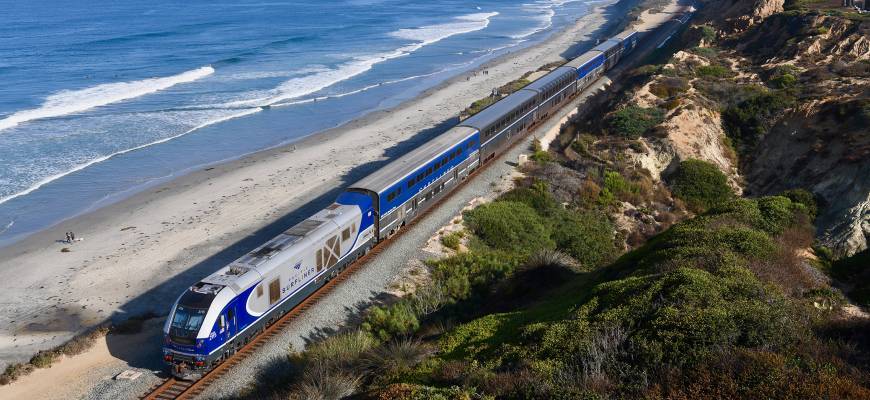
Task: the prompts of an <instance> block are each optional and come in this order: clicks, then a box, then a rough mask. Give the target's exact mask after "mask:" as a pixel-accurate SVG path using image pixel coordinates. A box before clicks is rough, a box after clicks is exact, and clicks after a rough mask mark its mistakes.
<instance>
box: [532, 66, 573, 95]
mask: <svg viewBox="0 0 870 400" xmlns="http://www.w3.org/2000/svg"><path fill="white" fill-rule="evenodd" d="M575 73H577V71H576V70H575V69H574V68H571V67H559V68H556V69H554V70H552V71H550V72H549V73H547V75H544V76H542V77H540V78H538V79H535V81H534V82H532V83H530V84H528V86H526V87H524V88H523V89H529V90H539V91H540V90H543V89H544V86H547V85H548V84H550V83H552V82H553V81H558V80H559V79H562V78H564V77H565V75H571V76H573V75H574V74H575Z"/></svg>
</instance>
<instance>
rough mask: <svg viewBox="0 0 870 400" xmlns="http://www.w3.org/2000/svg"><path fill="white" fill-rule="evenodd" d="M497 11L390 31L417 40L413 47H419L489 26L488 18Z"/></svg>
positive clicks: (395, 34)
mask: <svg viewBox="0 0 870 400" xmlns="http://www.w3.org/2000/svg"><path fill="white" fill-rule="evenodd" d="M496 15H498V13H497V12H489V13H475V14H467V15H462V16H459V17H456V18H454V19H455V21H453V22H447V23H443V24H436V25H429V26H422V27H418V28H406V29H399V30H398V31H395V32H393V33H391V34H390V35H392V36H393V37H397V38H400V39H407V40H412V41H415V42H419V43H417V44H416V45H414V46H413V47H415V48H417V49H418V48H420V47H423V46H426V45H429V44H432V43H435V42H438V41H441V40H444V39H447V38H449V37H451V36H454V35H459V34H462V33H469V32H474V31H479V30H481V29H484V28H486V27H487V26H489V20H490V18H492V17H494V16H496Z"/></svg>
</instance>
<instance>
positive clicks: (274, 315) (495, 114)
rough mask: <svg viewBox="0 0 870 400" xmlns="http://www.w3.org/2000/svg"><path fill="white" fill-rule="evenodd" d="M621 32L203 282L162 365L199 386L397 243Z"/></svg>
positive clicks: (181, 314) (588, 79)
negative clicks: (350, 270)
mask: <svg viewBox="0 0 870 400" xmlns="http://www.w3.org/2000/svg"><path fill="white" fill-rule="evenodd" d="M636 44H637V33H636V32H634V31H631V30H629V31H625V32H622V33H620V34H619V35H616V36H614V37H613V38H612V39H610V40H607V41H605V42H604V43H601V44H600V45H598V46H597V47H596V48H595V49H593V50H590V51H588V52H586V53H584V54H582V55H581V56H579V57H577V58H575V59H573V60H571V61H569V62H568V63H566V64H565V65H564V66H562V67H560V68H557V69H555V70H553V71H552V72H550V73H548V74H547V75H545V76H543V77H541V78H540V79H537V80H535V81H534V82H532V83H530V84H529V85H527V86H526V87H525V88H523V89H521V90H518V91H516V92H514V93H512V94H511V95H509V96H507V97H505V98H503V99H500V100H499V101H497V102H496V103H494V104H492V105H490V106H489V107H487V108H486V109H484V110H482V111H481V112H479V113H477V114H475V115H473V116H471V117H470V118H468V119H466V120H464V121H462V122H461V123H460V124H459V125H457V126H456V127H454V128H452V129H450V130H448V131H447V132H445V133H443V134H441V135H439V136H438V137H436V138H435V139H432V140H430V141H428V142H427V143H424V144H422V145H421V146H419V147H418V148H416V149H414V150H412V151H410V152H408V153H407V154H405V155H403V156H402V157H399V158H398V159H396V160H395V161H392V162H390V163H389V164H387V165H386V166H384V167H382V168H380V169H378V170H377V171H375V172H374V173H372V174H371V175H369V176H367V177H366V178H363V179H362V180H360V181H358V182H356V183H354V184H353V185H351V186H350V187H349V188H347V189H346V190H345V191H343V192H342V194H341V195H339V196H338V199H336V201H335V203H333V204H331V205H330V206H329V207H327V208H326V209H324V210H321V211H319V212H318V213H316V214H314V215H313V216H311V217H309V218H308V219H306V220H304V221H302V222H300V223H299V224H297V225H295V226H293V227H292V228H290V229H288V230H286V231H284V232H282V233H281V234H280V235H278V236H277V237H275V238H273V239H272V240H270V241H268V242H266V243H265V244H263V245H262V246H259V247H257V248H256V249H254V250H253V251H251V252H249V253H247V254H245V255H244V256H242V257H241V258H239V259H237V260H235V261H233V262H232V263H230V264H229V265H227V266H225V267H223V268H221V269H220V270H218V271H217V272H215V273H213V274H211V275H209V276H208V277H206V278H205V279H203V280H201V281H199V282H197V283H196V284H195V285H193V286H192V287H190V288H189V289H188V290H186V291H185V292H184V293H183V294H182V295H181V296H180V297H179V298H178V300H177V301H176V302H175V304H174V305H173V307H172V310H171V312H170V313H169V317H168V318H167V321H166V324H165V326H164V345H163V357H164V360H165V361H166V362H167V363H168V364H169V365H170V366H171V370H172V373H173V374H174V375H175V376H177V377H180V378H182V379H196V378H198V377H199V376H201V375H202V374H203V373H205V372H206V371H208V370H209V369H210V368H212V367H214V366H215V365H217V364H219V363H220V362H221V361H222V360H224V359H226V358H227V357H229V356H231V355H232V354H233V353H234V352H235V351H236V350H238V349H239V348H240V347H241V346H243V345H244V344H246V343H247V342H248V341H250V340H251V339H252V338H253V337H254V336H256V335H257V334H258V333H259V332H261V331H262V330H263V329H264V328H265V327H266V326H268V325H269V324H271V323H272V322H273V321H275V320H277V319H278V318H279V317H280V316H282V315H283V314H285V313H287V312H288V311H289V310H291V309H292V308H293V307H295V306H296V305H298V304H299V303H300V302H301V301H302V300H304V299H305V298H306V297H308V296H309V295H311V294H312V293H314V292H315V291H316V290H317V289H319V288H320V287H322V286H323V285H324V284H325V283H326V282H327V281H329V280H330V279H331V278H333V277H335V276H336V275H338V273H340V272H341V270H342V269H344V268H345V267H346V266H347V265H348V264H350V263H351V262H353V261H354V260H356V259H358V258H359V257H361V256H363V255H365V254H366V252H368V251H369V249H371V247H372V246H374V245H375V244H377V243H378V242H380V241H383V240H384V239H386V238H388V237H390V236H391V235H393V234H395V233H396V232H397V230H398V229H399V228H401V227H402V226H404V225H406V224H407V223H408V222H410V221H412V220H413V219H414V218H416V217H417V216H418V215H420V214H421V212H422V211H424V210H425V209H427V208H429V207H432V205H433V204H435V203H436V202H437V200H438V199H439V198H440V197H442V196H444V195H446V194H447V193H449V192H450V191H452V190H453V189H454V188H456V186H457V185H458V184H459V182H461V181H462V180H464V179H465V178H466V177H467V176H468V175H469V174H471V173H472V172H473V171H474V170H475V169H476V168H478V167H479V166H480V165H481V164H483V163H485V162H486V161H488V160H491V159H492V158H494V157H495V156H496V155H498V154H501V153H502V152H504V151H505V149H507V148H508V147H510V145H511V144H513V143H514V142H515V141H516V140H517V139H518V138H520V137H521V136H522V133H524V132H525V131H527V129H528V127H529V126H530V125H532V124H534V123H535V122H536V121H538V120H541V119H543V118H545V117H546V116H547V115H548V114H549V113H550V112H551V111H552V110H553V109H555V108H556V107H558V106H559V104H561V103H562V102H564V101H566V100H567V99H568V98H570V97H571V96H572V95H573V94H574V93H576V92H579V91H582V90H583V89H585V88H586V87H587V86H589V85H590V84H591V83H592V82H594V81H595V80H596V79H598V78H599V77H601V76H602V75H603V74H604V72H605V71H606V70H608V69H609V68H611V67H612V66H613V65H615V64H616V63H617V62H618V61H619V60H620V58H621V57H622V55H623V54H624V53H626V52H628V51H631V50H632V49H634V47H635V46H636Z"/></svg>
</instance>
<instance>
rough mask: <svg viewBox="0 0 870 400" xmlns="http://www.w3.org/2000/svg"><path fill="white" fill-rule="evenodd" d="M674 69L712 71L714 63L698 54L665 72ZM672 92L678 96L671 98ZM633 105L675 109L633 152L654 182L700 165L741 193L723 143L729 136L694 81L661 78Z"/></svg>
mask: <svg viewBox="0 0 870 400" xmlns="http://www.w3.org/2000/svg"><path fill="white" fill-rule="evenodd" d="M676 64H679V65H680V66H681V67H685V66H687V65H690V66H708V65H710V62H709V60H707V59H705V58H704V57H701V56H698V55H696V54H692V53H688V52H685V51H679V52H677V53H676V54H674V56H673V61H672V63H671V64H667V65H665V66H664V69H665V70H676V69H677V65H676ZM680 85H685V86H684V87H683V86H680ZM668 91H678V93H677V94H675V95H668V94H666V92H668ZM653 92H655V93H653ZM630 101H631V103H633V104H636V105H639V106H641V107H653V106H664V107H671V108H672V110H671V111H669V112H668V113H667V115H666V117H665V121H664V122H663V123H662V124H660V125H659V126H658V127H657V128H656V130H657V134H656V135H655V136H654V137H644V138H641V139H640V141H641V143H643V145H644V147H645V149H644V150H643V151H633V152H629V156H630V157H632V159H634V160H635V162H637V163H638V164H640V165H641V166H643V167H644V168H646V169H647V170H648V171H650V173H651V174H652V176H653V178H654V179H656V180H661V179H662V178H663V177H664V176H666V175H668V174H669V173H670V172H671V170H672V169H673V168H674V167H675V166H676V165H677V164H679V162H680V161H684V160H688V159H699V160H704V161H707V162H710V163H712V164H714V165H716V166H718V167H719V169H721V170H722V171H723V172H725V173H726V175H727V176H728V178H729V183H730V184H731V186H732V188H733V189H734V190H735V192H736V193H738V194H739V193H741V192H742V187H741V184H740V181H741V178H740V176H739V174H738V172H737V158H736V155H735V154H734V151H733V150H731V148H730V147H729V146H728V145H727V144H725V143H724V141H725V137H726V136H725V131H724V130H723V129H722V124H721V123H720V121H721V119H722V116H721V114H720V113H719V111H718V110H717V109H715V108H714V107H713V105H712V104H711V103H710V102H709V101H706V100H704V99H703V98H702V96H700V94H699V93H698V92H697V90H696V89H695V88H694V86H693V80H683V81H679V80H675V78H673V77H669V76H666V75H658V76H655V77H654V78H653V79H651V80H650V81H649V82H648V83H647V84H646V85H644V86H643V87H641V88H640V89H639V90H637V91H635V92H634V94H633V97H632V99H631V100H630Z"/></svg>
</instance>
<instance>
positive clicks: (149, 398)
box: [140, 141, 522, 400]
mask: <svg viewBox="0 0 870 400" xmlns="http://www.w3.org/2000/svg"><path fill="white" fill-rule="evenodd" d="M519 142H522V141H517V143H519ZM515 145H516V144H515ZM511 148H513V146H511ZM490 164H492V163H491V162H490V163H487V164H484V165H482V166H481V167H480V168H478V169H477V171H475V172H474V173H472V174H471V175H469V176H468V177H467V178H466V179H465V180H464V181H463V182H462V183H460V184H459V186H458V187H457V188H456V189H454V190H453V191H451V192H450V193H448V194H447V195H446V196H444V197H442V198H440V199H438V200H437V201H436V203H435V205H434V206H432V207H429V208H427V209H426V210H425V211H423V212H422V213H421V214H420V215H419V216H417V218H414V220H412V221H411V222H410V223H408V224H407V225H405V226H404V227H403V228H401V229H400V231H402V230H405V229H409V228H411V227H413V226H414V225H416V224H417V222H418V221H421V220H423V219H425V217H426V216H427V215H429V213H431V212H432V211H433V210H435V209H437V208H438V207H439V206H441V204H442V202H444V201H446V200H447V199H449V198H450V197H452V196H453V195H454V194H455V193H456V192H457V191H459V189H461V188H462V187H464V186H465V185H466V184H467V183H468V182H469V181H471V178H472V177H474V176H477V174H479V173H480V172H481V171H483V170H484V169H486V168H487V167H488V166H489V165H490ZM396 233H397V234H398V233H399V232H396ZM396 236H397V235H393V236H391V237H390V238H388V239H386V240H384V241H383V242H381V243H378V244H377V245H375V246H374V247H373V248H372V249H371V250H370V251H369V252H368V253H367V254H366V255H364V256H362V257H360V258H359V259H358V260H356V261H354V262H353V263H351V264H350V265H349V266H348V267H347V268H345V269H344V270H343V271H341V272H340V273H339V274H338V276H336V277H334V278H332V279H331V280H330V281H329V282H327V283H326V284H324V285H323V286H322V287H320V289H318V290H317V291H316V292H314V293H312V294H311V295H310V296H308V297H307V298H306V299H305V300H303V301H302V302H301V303H299V304H298V305H297V306H296V307H294V308H293V309H292V310H290V311H288V312H287V313H286V314H284V316H282V317H281V318H280V319H278V320H277V321H275V322H274V323H273V324H272V325H269V326H268V327H266V329H264V330H263V332H261V333H260V334H259V335H257V336H255V337H254V339H252V340H251V341H250V342H248V344H246V345H245V346H244V347H242V348H241V349H239V351H237V352H235V353H234V354H233V355H232V356H230V358H228V359H226V360H225V361H224V362H222V363H220V364H219V365H218V366H217V367H215V368H214V369H212V370H211V371H209V372H207V373H206V374H205V375H203V377H202V378H200V379H199V380H197V381H193V382H191V381H182V380H178V379H176V378H174V377H170V378H168V379H166V380H164V381H163V382H161V383H159V384H157V385H155V386H153V387H152V388H151V389H150V390H149V393H148V394H146V395H144V396H142V397H140V399H142V400H174V399H190V398H193V397H196V396H197V395H199V394H200V393H202V392H203V391H204V390H205V389H206V388H207V387H209V386H210V385H211V384H212V383H214V381H216V380H217V379H219V378H221V377H222V376H224V375H226V373H227V372H228V371H229V370H230V369H232V368H233V367H235V366H236V365H239V364H240V363H241V362H242V361H243V360H244V359H245V358H247V357H248V356H249V355H251V354H253V353H254V352H255V351H257V350H259V349H260V348H261V347H263V345H265V344H266V342H268V341H269V340H270V339H272V338H273V337H275V336H277V335H278V333H279V332H281V331H282V330H283V329H284V328H286V327H287V325H290V323H291V322H293V320H294V319H296V317H298V316H299V315H301V314H302V313H303V312H305V311H306V310H308V309H309V308H311V307H312V306H313V305H314V304H315V303H317V301H318V300H320V299H322V298H324V297H326V295H328V294H329V293H330V292H332V290H333V289H334V288H335V287H336V286H338V285H339V284H341V283H342V282H344V281H346V280H347V279H348V278H349V277H350V276H351V275H353V273H354V272H356V271H357V270H359V269H360V268H362V267H363V266H365V265H366V264H368V263H369V262H370V261H371V260H372V258H374V257H376V256H377V255H378V254H381V253H382V252H383V251H384V250H385V249H386V248H387V247H389V246H390V244H391V243H393V241H394V240H395V238H396Z"/></svg>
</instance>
